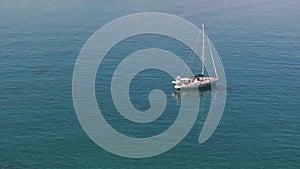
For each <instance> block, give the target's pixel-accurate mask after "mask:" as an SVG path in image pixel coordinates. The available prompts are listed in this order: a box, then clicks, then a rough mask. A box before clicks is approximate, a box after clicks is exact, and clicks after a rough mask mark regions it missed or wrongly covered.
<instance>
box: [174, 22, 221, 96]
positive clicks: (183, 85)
mask: <svg viewBox="0 0 300 169" xmlns="http://www.w3.org/2000/svg"><path fill="white" fill-rule="evenodd" d="M201 29H202V56H201V57H202V59H201V60H202V64H201V66H202V69H201V73H200V74H197V75H194V76H193V77H180V76H177V77H176V79H175V80H173V81H172V83H173V84H175V86H174V88H175V89H177V90H179V89H192V88H208V87H211V85H213V84H215V83H216V82H217V81H218V75H217V71H216V65H215V61H214V59H213V53H212V50H211V46H210V43H208V47H209V53H210V56H211V59H212V64H213V67H214V71H215V76H216V77H209V76H205V69H204V64H203V62H204V60H205V41H204V40H205V39H204V38H205V33H204V30H205V25H204V24H202V26H201Z"/></svg>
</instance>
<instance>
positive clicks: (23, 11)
mask: <svg viewBox="0 0 300 169" xmlns="http://www.w3.org/2000/svg"><path fill="white" fill-rule="evenodd" d="M299 6H300V3H299V2H298V1H292V0H287V1H271V0H270V1H269V0H264V1H258V0H255V1H251V2H246V1H238V0H230V1H226V2H218V1H208V0H207V1H206V0H200V1H196V0H195V1H179V2H174V1H162V2H161V1H134V0H130V1H120V2H111V1H99V2H94V1H91V2H84V1H76V2H75V1H67V0H66V1H60V2H56V1H33V0H28V1H14V0H13V1H8V0H7V1H6V0H4V1H1V2H0V34H1V36H0V40H1V43H0V51H1V52H0V67H1V68H0V113H1V114H0V115H1V118H0V134H1V138H0V168H30V169H32V168H80V169H82V168H112V169H115V168H151V169H152V168H251V169H253V168H299V167H300V163H299V161H300V147H299V144H300V131H299V129H300V123H299V121H300V114H299V110H300V106H299V101H300V96H299V90H300V76H299V74H300V46H299V44H300V32H299V30H300V20H299V18H300V12H299ZM145 11H156V12H166V13H170V14H174V15H177V16H180V17H183V18H185V19H187V20H189V21H190V22H192V23H194V24H195V25H201V24H202V23H206V25H207V34H208V36H209V37H210V40H211V41H212V43H213V44H214V46H215V47H216V49H217V50H218V53H219V55H220V58H221V60H222V63H223V66H224V69H225V73H226V78H227V79H226V80H227V102H226V107H225V111H224V113H223V117H222V119H221V122H220V124H219V126H218V128H217V129H216V131H215V133H214V134H213V135H212V137H211V138H210V139H209V140H208V141H207V142H205V143H203V144H199V143H198V137H199V133H200V130H201V127H202V126H203V122H204V121H205V118H206V115H207V111H208V108H209V103H210V99H211V96H210V95H211V92H207V91H206V92H201V96H200V98H201V99H202V100H204V102H202V104H200V113H199V116H198V118H197V121H196V124H195V125H194V127H193V128H192V130H191V131H190V133H189V134H188V135H187V137H186V138H185V139H183V141H182V142H180V144H178V145H177V146H175V147H174V148H173V149H171V150H170V151H168V152H166V153H164V154H161V155H159V156H155V157H152V158H145V159H130V158H123V157H119V156H116V155H113V154H111V153H109V152H107V151H105V150H104V149H102V148H100V147H98V146H97V145H96V144H95V143H94V142H93V141H91V140H90V139H89V137H88V136H87V135H86V134H85V132H84V131H83V129H82V128H81V126H80V124H79V121H78V119H77V116H76V113H75V110H74V107H73V101H72V75H73V69H74V65H75V62H76V59H77V57H78V54H79V52H80V50H81V48H82V47H83V45H84V44H85V42H86V41H87V40H88V38H89V37H90V36H91V35H92V34H93V33H94V32H95V31H96V30H98V29H99V28H101V27H102V26H103V25H105V24H106V23H108V22H110V21H112V20H114V19H117V18H119V17H121V16H124V15H128V14H132V13H136V12H145ZM141 24H143V22H141ZM148 46H151V47H153V46H154V47H163V48H167V49H168V50H171V51H172V52H173V53H176V54H177V55H179V56H180V57H181V58H183V60H184V59H187V58H188V57H189V55H190V51H189V49H188V48H186V47H185V46H184V45H182V44H181V43H178V42H176V41H172V40H170V39H168V38H167V37H160V36H156V35H145V36H136V37H131V38H129V39H127V40H125V41H123V42H122V43H120V44H118V45H117V46H115V50H113V51H112V52H110V53H109V54H108V55H107V57H106V59H105V60H104V63H105V62H106V63H108V64H106V65H110V66H104V67H101V68H99V70H98V73H97V78H96V92H95V93H96V95H97V99H98V104H99V107H100V108H102V110H103V112H104V113H103V115H104V116H105V117H106V118H107V121H108V122H109V123H110V124H111V125H112V126H113V127H114V128H115V129H116V130H118V131H120V132H122V133H124V134H126V135H128V136H134V137H149V136H152V135H156V134H158V133H161V132H163V131H164V130H166V129H168V127H169V126H170V125H171V124H172V123H173V122H174V120H175V119H176V116H177V114H178V109H179V106H180V100H178V95H176V94H175V95H174V94H173V92H174V90H173V86H172V85H171V84H170V81H171V80H172V78H171V77H170V76H169V75H168V74H166V73H164V72H162V71H159V70H152V69H151V70H147V71H143V72H141V73H140V74H138V75H137V76H136V77H135V78H134V79H133V81H132V86H131V89H135V90H131V94H130V96H131V101H132V103H133V105H134V106H135V107H136V108H137V109H139V110H141V111H145V110H147V109H148V108H149V106H150V105H149V101H148V95H149V93H150V91H151V90H153V89H155V88H160V89H162V90H163V91H164V92H165V94H166V97H167V99H168V103H167V109H166V111H165V112H164V114H163V115H162V116H161V117H160V118H158V119H157V121H155V122H152V123H150V124H135V123H132V122H130V121H128V120H126V119H124V118H123V117H122V116H121V115H119V114H118V113H117V110H116V109H115V108H114V106H113V103H112V100H111V98H110V93H109V92H110V80H111V76H112V74H113V71H114V69H115V68H116V65H117V64H118V63H119V62H120V61H121V60H122V58H124V57H126V55H128V54H129V53H130V52H131V51H134V50H137V49H142V48H145V47H148ZM110 56H113V57H110ZM192 67H193V69H195V71H197V64H192ZM149 81H151V83H149Z"/></svg>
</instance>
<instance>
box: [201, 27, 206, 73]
mask: <svg viewBox="0 0 300 169" xmlns="http://www.w3.org/2000/svg"><path fill="white" fill-rule="evenodd" d="M204 36H205V34H204V24H202V59H201V60H202V64H201V66H202V69H201V75H202V76H204V59H205V56H204V55H205V46H204Z"/></svg>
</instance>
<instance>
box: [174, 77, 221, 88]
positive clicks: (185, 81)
mask: <svg viewBox="0 0 300 169" xmlns="http://www.w3.org/2000/svg"><path fill="white" fill-rule="evenodd" d="M217 81H218V79H217V78H213V77H201V78H180V77H178V78H176V80H175V81H172V83H174V84H175V86H174V88H175V89H195V88H207V87H210V86H211V85H213V84H214V83H216V82H217Z"/></svg>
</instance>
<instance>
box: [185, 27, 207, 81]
mask: <svg viewBox="0 0 300 169" xmlns="http://www.w3.org/2000/svg"><path fill="white" fill-rule="evenodd" d="M202 31H203V30H201V31H199V32H198V35H197V41H196V45H195V52H194V51H193V50H192V51H191V56H190V57H189V58H188V61H187V65H186V66H185V68H184V70H183V72H182V74H184V76H187V69H188V68H189V65H191V63H192V61H193V60H194V57H195V54H196V56H197V49H198V46H199V42H200V36H201V34H202Z"/></svg>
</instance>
